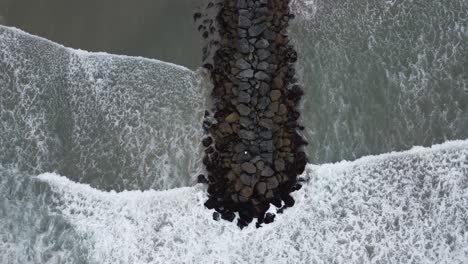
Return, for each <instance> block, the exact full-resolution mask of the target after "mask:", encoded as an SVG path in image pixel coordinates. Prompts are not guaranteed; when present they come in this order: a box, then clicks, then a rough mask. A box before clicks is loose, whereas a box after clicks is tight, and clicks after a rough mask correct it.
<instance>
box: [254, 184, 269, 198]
mask: <svg viewBox="0 0 468 264" xmlns="http://www.w3.org/2000/svg"><path fill="white" fill-rule="evenodd" d="M255 188H256V189H257V192H258V193H259V194H262V195H263V194H265V192H266V190H267V185H266V183H264V182H259V183H257V185H256V186H255Z"/></svg>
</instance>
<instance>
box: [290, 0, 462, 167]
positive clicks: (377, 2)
mask: <svg viewBox="0 0 468 264" xmlns="http://www.w3.org/2000/svg"><path fill="white" fill-rule="evenodd" d="M292 8H293V10H294V12H295V13H296V14H298V18H297V19H296V20H294V22H293V23H292V26H291V35H292V36H293V39H294V40H295V41H294V45H295V46H296V48H297V50H298V53H299V63H298V64H299V66H298V67H297V71H298V72H300V76H301V77H302V81H303V83H304V85H305V90H306V96H305V102H304V104H303V105H304V106H303V107H304V110H303V113H304V114H303V120H304V123H305V124H306V127H307V130H306V138H308V139H309V141H310V143H311V144H310V146H309V153H310V154H311V155H310V156H311V157H312V161H313V162H317V163H321V162H332V161H339V160H342V159H347V160H352V159H356V158H358V157H361V156H363V155H369V154H378V153H384V152H389V151H394V150H402V149H408V148H410V147H411V146H414V145H424V146H430V145H432V144H436V143H441V142H444V141H446V140H451V139H461V138H467V137H468V15H467V14H468V1H466V0H450V1H439V0H389V1H384V0H340V1H335V0H295V1H293V4H292Z"/></svg>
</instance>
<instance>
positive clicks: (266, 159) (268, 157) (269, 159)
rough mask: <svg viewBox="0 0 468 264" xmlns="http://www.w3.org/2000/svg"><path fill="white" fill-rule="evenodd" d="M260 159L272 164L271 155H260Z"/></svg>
mask: <svg viewBox="0 0 468 264" xmlns="http://www.w3.org/2000/svg"><path fill="white" fill-rule="evenodd" d="M260 157H262V159H263V160H264V161H266V162H269V163H273V153H262V154H260Z"/></svg>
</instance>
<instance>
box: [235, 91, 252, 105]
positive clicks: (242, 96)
mask: <svg viewBox="0 0 468 264" xmlns="http://www.w3.org/2000/svg"><path fill="white" fill-rule="evenodd" d="M237 100H238V101H239V103H248V102H250V95H249V94H248V93H246V92H244V91H240V92H239V96H238V97H237Z"/></svg>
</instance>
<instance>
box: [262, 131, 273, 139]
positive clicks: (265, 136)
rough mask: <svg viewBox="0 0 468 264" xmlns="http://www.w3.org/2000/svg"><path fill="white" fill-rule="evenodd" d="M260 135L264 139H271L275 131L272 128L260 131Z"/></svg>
mask: <svg viewBox="0 0 468 264" xmlns="http://www.w3.org/2000/svg"><path fill="white" fill-rule="evenodd" d="M260 137H262V138H263V139H271V138H272V137H273V133H272V132H271V131H270V130H266V131H262V132H260Z"/></svg>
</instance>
